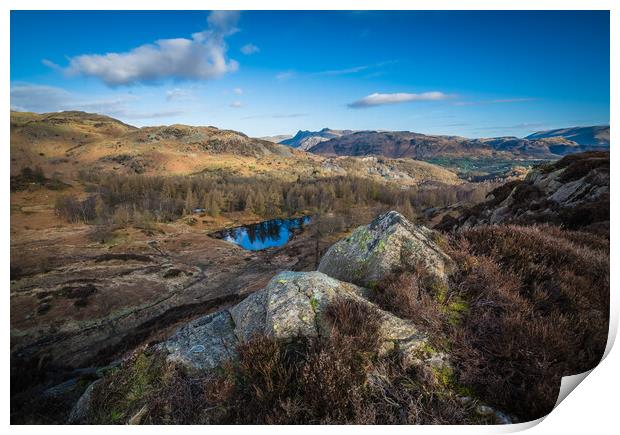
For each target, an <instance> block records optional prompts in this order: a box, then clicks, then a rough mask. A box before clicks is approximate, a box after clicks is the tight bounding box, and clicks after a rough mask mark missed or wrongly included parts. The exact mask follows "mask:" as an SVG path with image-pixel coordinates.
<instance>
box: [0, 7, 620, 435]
mask: <svg viewBox="0 0 620 435" xmlns="http://www.w3.org/2000/svg"><path fill="white" fill-rule="evenodd" d="M617 3H618V2H612V1H600V0H593V1H575V0H564V1H553V0H522V1H515V0H504V1H501V3H500V2H492V1H489V0H487V1H484V0H476V1H467V2H465V1H462V0H461V1H459V0H437V1H415V0H410V1H404V0H381V1H377V0H374V1H371V0H358V1H353V0H349V1H341V0H314V1H312V2H309V1H306V2H296V3H295V4H291V3H290V2H284V1H277V0H263V1H260V2H252V1H249V0H228V1H223V0H214V1H191V0H174V1H171V0H149V1H148V2H147V1H134V2H129V1H128V0H106V1H105V2H102V1H99V2H98V1H90V2H85V1H79V0H56V1H54V2H46V1H44V0H21V1H20V0H4V1H3V2H2V7H3V9H4V11H3V12H4V13H3V14H2V16H1V18H0V19H1V21H0V23H1V26H2V29H3V31H2V45H1V47H2V53H3V56H4V62H3V65H4V67H3V68H2V73H1V74H2V79H3V80H2V83H3V85H2V86H1V87H0V92H1V95H2V100H3V101H4V104H5V105H4V111H3V113H4V114H5V115H4V119H5V122H4V123H0V126H1V127H0V128H2V138H3V141H2V146H1V150H2V151H1V152H2V162H3V164H4V165H5V166H4V167H5V176H4V179H3V181H2V182H3V183H4V189H3V190H2V193H1V195H2V198H1V199H0V204H2V207H3V210H4V212H3V214H2V216H1V218H2V223H3V226H4V232H3V242H4V243H3V247H4V249H3V250H2V251H1V252H2V258H1V259H0V261H1V263H0V264H1V270H2V279H3V281H2V282H4V283H8V281H9V264H10V260H9V258H10V256H9V253H10V250H9V247H10V234H9V233H10V232H9V227H10V224H9V219H10V211H9V204H10V192H9V182H8V181H9V180H8V174H9V171H10V156H9V142H10V132H9V123H8V122H7V121H8V119H9V116H10V113H9V112H10V104H9V95H10V73H9V63H10V60H9V51H10V30H9V29H10V13H9V11H10V10H11V9H17V10H28V9H30V10H36V9H77V10H110V9H111V10H127V9H134V10H139V9H158V10H217V9H226V10H229V9H240V10H268V9H287V10H311V9H313V10H338V9H344V10H347V9H348V10H353V9H358V10H373V9H374V10H390V9H392V10H399V9H417V10H442V9H443V10H486V9H492V10H548V9H549V10H552V9H571V10H594V9H597V10H611V14H610V17H611V72H610V77H611V78H612V80H611V89H610V93H611V101H610V120H616V119H618V102H619V101H620V99H619V98H618V83H617V78H618V77H620V71H619V70H618V42H617V41H620V35H619V32H618V28H619V24H620V20H619V18H618V17H619V15H618V6H616V4H617ZM524 31H527V29H524ZM567 32H570V29H567ZM561 67H562V66H561V64H558V68H561ZM614 79H615V80H614ZM611 136H612V140H611V142H612V143H614V144H618V143H619V142H618V134H616V130H615V126H614V128H612V129H611ZM614 146H615V145H614ZM612 154H615V152H614V151H613V150H612ZM618 169H619V164H618V162H616V159H615V157H614V158H612V159H611V170H612V174H615V173H616V172H617V170H618ZM616 180H617V179H616V176H615V175H614V176H612V181H611V183H612V190H613V191H614V192H615V191H616V186H617V185H618V183H617V181H616ZM618 216H619V215H618V206H617V204H615V203H613V202H612V207H611V221H612V233H611V240H612V242H611V245H612V251H611V261H612V264H613V261H614V260H615V259H616V258H617V257H618V256H617V255H616V252H617V242H616V238H617V237H616V231H615V229H616V228H615V226H616V225H615V222H616V221H617V217H618ZM617 276H618V272H617V270H616V269H614V268H612V270H611V302H612V304H611V311H612V315H611V322H610V337H609V342H608V346H607V351H606V353H608V352H609V350H610V349H611V345H612V344H613V340H614V338H615V334H616V331H617V327H618V293H617V288H616V287H617V286H616V285H615V284H616V282H617ZM8 294H9V289H8V285H7V286H6V288H5V296H4V299H3V307H2V312H3V314H4V316H5V322H4V324H5V328H6V329H5V330H4V334H2V340H3V346H4V347H3V348H4V350H5V351H4V358H3V360H2V369H1V370H2V374H3V376H4V379H5V385H6V387H5V394H4V395H3V396H2V407H3V408H2V410H3V411H4V413H3V417H4V422H5V424H6V425H8V424H9V413H10V408H9V403H10V398H9V395H10V391H9V388H8V383H9V358H8V357H9V355H8V354H9V351H8V349H9V343H10V339H9V330H10V328H9V319H10V308H9V301H8ZM619 360H620V358H619V357H618V351H614V352H612V353H611V354H610V355H609V356H608V357H607V358H606V359H605V360H604V361H602V362H601V364H600V365H599V366H598V367H597V368H596V369H595V370H593V372H592V374H591V375H590V376H588V380H587V381H586V382H585V383H583V384H582V385H579V387H578V388H577V390H578V391H577V392H576V393H574V394H571V395H569V396H568V397H567V398H566V400H564V401H563V402H562V403H561V404H560V405H559V406H558V408H557V409H555V410H554V411H553V412H552V413H551V414H550V415H549V416H548V417H547V418H546V419H544V420H545V421H544V423H542V424H539V425H537V426H536V428H535V429H533V432H532V433H540V434H543V433H550V432H553V433H559V432H562V433H564V432H566V433H580V434H583V433H584V432H586V431H588V432H590V433H597V434H598V433H611V432H615V431H616V430H617V427H618V424H617V422H616V414H617V413H618V411H617V399H616V397H617V394H618V392H619V390H618V386H619V382H618V374H617V371H616V367H620V364H619ZM541 420H543V419H541ZM536 423H540V421H537V422H531V423H526V424H522V425H513V426H508V427H497V426H495V427H480V426H422V427H420V426H416V427H411V426H396V427H394V426H390V427H389V428H385V430H388V431H390V432H391V433H395V432H401V433H405V432H407V433H409V432H410V431H416V432H421V433H431V432H432V433H437V432H441V433H457V432H458V433H459V434H461V433H472V434H474V433H475V434H479V433H505V432H514V431H517V430H522V429H525V428H527V427H532V426H534V425H536ZM170 429H172V428H168V427H119V428H118V430H119V431H127V430H132V431H138V432H142V433H144V432H149V433H157V432H161V431H168V432H169V430H170ZM313 429H314V428H312V427H309V426H305V427H295V428H290V427H273V426H262V427H261V426H253V427H251V428H246V427H243V426H228V427H221V426H220V427H202V426H192V427H183V428H175V429H172V430H183V431H185V432H191V433H203V432H204V431H206V430H207V431H216V432H218V433H223V434H227V433H235V432H237V431H243V430H250V431H252V432H253V433H261V434H262V433H264V434H270V435H271V434H273V433H280V432H282V431H285V432H287V433H288V432H293V431H295V432H296V433H310V432H311V431H313ZM10 430H12V431H14V432H16V433H17V432H19V433H30V432H31V431H32V432H34V431H37V432H38V431H40V430H45V431H46V433H53V434H55V433H63V435H64V434H66V433H67V432H68V433H73V432H74V433H78V432H82V431H83V430H84V428H81V427H67V426H56V427H54V426H48V427H45V428H38V427H28V426H12V427H11V429H10ZM320 430H321V431H326V432H332V431H333V432H336V431H337V432H338V433H342V432H350V433H352V432H353V431H355V433H356V434H360V433H370V432H373V433H374V432H376V431H378V430H383V428H380V427H377V426H374V427H358V426H355V427H353V426H344V427H343V426H338V427H334V426H332V427H322V428H321V429H320ZM88 431H89V432H90V431H92V432H93V433H95V434H96V433H104V432H105V431H108V428H107V427H103V426H98V427H89V428H88Z"/></svg>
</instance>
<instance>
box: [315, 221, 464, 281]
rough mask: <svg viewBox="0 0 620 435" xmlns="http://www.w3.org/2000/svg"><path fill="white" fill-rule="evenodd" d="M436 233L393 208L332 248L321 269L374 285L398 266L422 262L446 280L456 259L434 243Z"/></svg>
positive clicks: (434, 274) (337, 277)
mask: <svg viewBox="0 0 620 435" xmlns="http://www.w3.org/2000/svg"><path fill="white" fill-rule="evenodd" d="M434 234H435V233H434V232H433V231H432V230H429V229H428V228H426V227H424V226H420V225H415V224H412V223H411V222H409V221H408V220H407V219H405V218H404V217H403V216H402V215H401V214H400V213H398V212H395V211H390V212H388V213H385V214H382V215H380V216H378V217H377V218H375V219H374V220H373V221H372V222H371V223H370V224H369V225H367V226H362V227H359V228H357V229H356V230H355V231H353V233H352V234H351V235H350V236H349V237H347V238H345V239H343V240H340V241H339V242H337V243H335V244H334V245H333V246H332V247H330V248H329V249H328V251H327V252H326V253H325V255H324V256H323V258H322V259H321V262H320V264H319V268H318V270H319V271H320V272H323V273H325V274H327V275H329V276H331V277H333V278H336V279H339V280H342V281H347V282H351V283H354V284H357V285H361V286H365V287H371V288H372V287H373V286H374V285H376V283H377V282H379V281H380V280H382V279H383V278H385V277H386V276H387V275H388V274H390V273H391V272H393V271H395V270H397V269H399V268H403V267H411V266H415V265H421V266H423V267H424V268H425V269H426V270H427V272H428V273H429V274H430V275H431V276H434V277H435V278H437V279H439V280H441V281H445V280H446V279H447V274H448V273H449V272H450V271H451V270H452V268H453V262H452V260H451V259H450V257H448V255H446V254H445V253H444V252H443V251H442V250H441V248H440V247H439V246H438V245H437V243H435V241H434V240H433V237H434Z"/></svg>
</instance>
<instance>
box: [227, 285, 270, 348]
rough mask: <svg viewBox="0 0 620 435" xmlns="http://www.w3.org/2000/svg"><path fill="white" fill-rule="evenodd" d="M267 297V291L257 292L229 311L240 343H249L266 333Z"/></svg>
mask: <svg viewBox="0 0 620 435" xmlns="http://www.w3.org/2000/svg"><path fill="white" fill-rule="evenodd" d="M266 296H267V293H266V292H265V291H263V290H261V291H257V292H256V293H252V294H251V295H249V296H248V297H247V298H245V299H244V300H242V301H241V302H239V303H238V304H237V305H235V306H234V307H232V308H231V309H230V310H229V311H230V315H231V316H232V319H233V322H234V323H235V335H236V336H237V339H238V340H239V341H249V340H250V339H251V338H252V337H254V336H256V335H261V334H264V333H265V318H266V315H267V314H266V311H265V309H266V307H265V304H266Z"/></svg>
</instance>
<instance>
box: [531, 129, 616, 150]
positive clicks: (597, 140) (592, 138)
mask: <svg viewBox="0 0 620 435" xmlns="http://www.w3.org/2000/svg"><path fill="white" fill-rule="evenodd" d="M550 137H563V138H565V139H568V140H571V141H573V142H575V143H576V144H578V145H580V146H582V147H589V148H609V126H608V125H595V126H591V127H571V128H559V129H555V130H545V131H538V132H536V133H533V134H530V135H529V136H527V137H526V139H545V138H550Z"/></svg>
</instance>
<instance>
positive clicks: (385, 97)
mask: <svg viewBox="0 0 620 435" xmlns="http://www.w3.org/2000/svg"><path fill="white" fill-rule="evenodd" d="M448 98H450V96H449V95H447V94H444V93H443V92H436V91H435V92H423V93H421V94H410V93H406V92H398V93H394V94H380V93H376V92H375V93H374V94H370V95H368V96H366V97H364V98H362V99H361V100H357V101H354V102H352V103H350V104H349V107H352V108H355V109H359V108H364V107H373V106H383V105H386V104H397V103H407V102H412V101H440V100H446V99H448Z"/></svg>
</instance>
